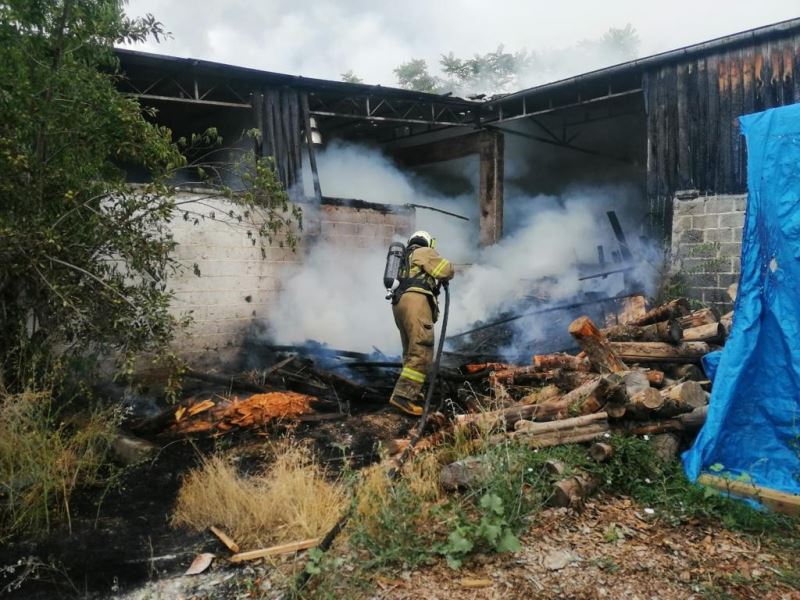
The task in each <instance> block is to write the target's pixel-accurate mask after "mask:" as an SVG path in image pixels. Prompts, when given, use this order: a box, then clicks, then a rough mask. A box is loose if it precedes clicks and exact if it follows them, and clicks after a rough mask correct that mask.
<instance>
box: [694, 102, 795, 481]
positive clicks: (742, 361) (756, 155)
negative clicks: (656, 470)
mask: <svg viewBox="0 0 800 600" xmlns="http://www.w3.org/2000/svg"><path fill="white" fill-rule="evenodd" d="M739 121H740V123H741V126H742V131H743V133H744V135H745V137H746V139H747V153H748V164H747V184H748V190H749V195H748V201H747V213H746V217H745V224H744V233H743V239H742V271H741V276H740V279H739V290H738V295H737V297H736V304H735V307H734V308H735V311H736V312H735V316H734V321H733V327H732V331H731V334H730V337H729V338H728V342H727V343H726V344H725V348H724V350H723V351H722V356H721V358H720V361H719V366H718V367H717V372H716V375H715V377H714V387H713V393H712V395H711V401H710V403H709V410H708V418H707V420H706V423H705V426H704V427H703V429H702V430H701V431H700V435H699V436H698V437H697V440H696V441H695V443H694V446H692V447H691V448H690V449H689V450H688V451H687V452H685V453H684V455H683V462H684V468H685V470H686V474H687V476H688V477H689V478H690V479H691V480H692V481H694V480H695V479H697V477H698V475H700V473H701V472H703V471H706V472H709V469H710V471H711V472H716V471H719V470H720V468H721V469H723V470H724V473H725V474H726V475H728V474H730V476H731V477H734V478H735V477H737V476H741V475H742V474H746V476H747V477H749V478H750V479H751V480H752V481H753V482H754V483H756V484H760V485H763V486H766V487H770V488H774V489H777V490H781V491H784V492H790V493H800V104H795V105H792V106H786V107H783V108H776V109H772V110H768V111H765V112H762V113H758V114H754V115H748V116H746V117H741V118H740V120H739ZM712 467H713V468H712Z"/></svg>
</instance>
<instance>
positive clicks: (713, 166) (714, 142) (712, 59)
mask: <svg viewBox="0 0 800 600" xmlns="http://www.w3.org/2000/svg"><path fill="white" fill-rule="evenodd" d="M718 73H719V60H718V57H717V56H716V55H712V56H708V57H707V58H706V81H707V82H708V118H707V120H706V140H707V146H708V151H707V155H706V177H707V187H706V191H708V192H716V191H717V189H718V187H719V185H718V184H719V182H718V174H719V81H718Z"/></svg>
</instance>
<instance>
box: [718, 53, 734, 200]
mask: <svg viewBox="0 0 800 600" xmlns="http://www.w3.org/2000/svg"><path fill="white" fill-rule="evenodd" d="M717 81H718V86H719V145H720V146H719V151H720V152H719V154H720V156H719V177H718V179H717V192H723V193H724V192H729V191H730V188H731V183H732V180H733V177H732V169H731V89H730V88H731V85H730V84H731V79H730V56H728V55H727V54H726V55H725V56H724V57H723V58H722V59H721V60H720V61H719V68H718V71H717Z"/></svg>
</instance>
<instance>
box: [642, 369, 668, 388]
mask: <svg viewBox="0 0 800 600" xmlns="http://www.w3.org/2000/svg"><path fill="white" fill-rule="evenodd" d="M644 374H645V375H646V376H647V381H649V382H650V385H652V386H654V387H661V386H662V385H664V371H659V370H657V369H647V370H646V371H644Z"/></svg>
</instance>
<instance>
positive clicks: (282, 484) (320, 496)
mask: <svg viewBox="0 0 800 600" xmlns="http://www.w3.org/2000/svg"><path fill="white" fill-rule="evenodd" d="M347 501H348V497H347V490H346V488H345V486H344V485H342V484H341V483H340V482H338V481H333V482H332V481H329V480H328V479H327V478H326V473H325V471H324V470H323V469H322V468H321V467H320V466H319V465H318V464H317V463H316V462H315V461H314V460H313V458H312V456H311V454H310V452H309V451H308V450H306V449H304V448H301V447H299V446H297V445H287V446H283V447H281V449H279V450H278V451H277V453H276V456H275V461H274V463H273V464H272V465H271V466H270V468H269V469H268V470H267V471H266V472H264V473H262V474H258V475H255V476H252V477H244V476H242V475H241V474H239V473H238V472H237V470H236V468H235V466H234V465H233V463H232V461H231V460H230V459H228V458H225V457H223V456H213V457H211V458H208V459H206V460H204V461H203V463H202V464H201V465H200V467H199V468H198V469H195V470H193V471H191V472H190V473H189V474H188V475H187V476H186V477H185V479H184V481H183V483H182V485H181V489H180V491H179V492H178V500H177V503H176V507H175V510H174V512H173V516H172V524H173V525H175V526H178V525H187V526H189V527H192V528H194V529H197V530H204V529H207V528H208V527H209V526H211V525H216V526H219V527H222V528H223V529H224V530H225V531H226V532H227V533H228V534H229V535H231V536H232V537H233V538H234V539H235V540H236V541H237V542H238V543H239V544H240V545H242V546H244V547H258V546H265V545H269V544H278V543H281V542H292V541H297V540H301V539H306V538H311V537H317V536H320V535H324V534H325V533H326V532H327V531H328V530H329V529H330V528H331V527H332V526H333V524H334V523H335V522H336V521H337V519H338V518H339V516H340V515H341V513H342V511H343V510H344V508H345V506H346V505H347Z"/></svg>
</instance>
